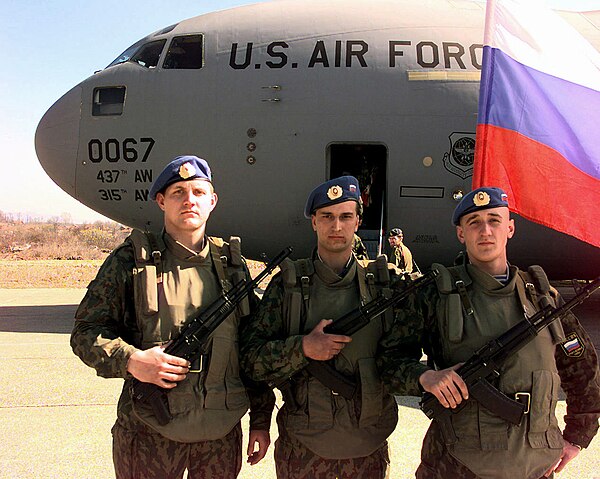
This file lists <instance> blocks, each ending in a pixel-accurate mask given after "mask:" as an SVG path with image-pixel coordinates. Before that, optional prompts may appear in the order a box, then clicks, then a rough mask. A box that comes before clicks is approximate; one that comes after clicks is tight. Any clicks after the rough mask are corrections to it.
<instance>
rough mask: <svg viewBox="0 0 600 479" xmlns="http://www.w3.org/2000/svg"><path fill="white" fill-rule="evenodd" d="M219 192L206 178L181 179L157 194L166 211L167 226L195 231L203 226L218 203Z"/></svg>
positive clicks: (160, 204)
mask: <svg viewBox="0 0 600 479" xmlns="http://www.w3.org/2000/svg"><path fill="white" fill-rule="evenodd" d="M217 199H218V198H217V194H216V193H215V192H214V191H213V187H212V185H211V184H210V183H209V182H208V181H204V180H191V181H179V182H177V183H173V184H172V185H169V186H168V187H167V189H166V190H165V192H164V194H163V193H158V194H157V195H156V202H157V203H158V206H159V207H160V209H161V210H163V211H164V213H165V228H166V230H167V231H168V232H169V233H170V234H171V233H173V232H176V231H194V230H197V229H198V228H201V227H203V226H204V225H205V224H206V221H207V220H208V217H209V216H210V213H211V211H212V210H213V209H214V208H215V206H216V204H217Z"/></svg>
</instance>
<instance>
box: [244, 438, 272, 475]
mask: <svg viewBox="0 0 600 479" xmlns="http://www.w3.org/2000/svg"><path fill="white" fill-rule="evenodd" d="M270 444H271V436H270V435H269V431H260V430H257V429H250V434H249V435H248V451H247V454H248V459H247V460H246V461H247V462H248V464H250V465H251V466H253V465H254V464H257V463H258V462H260V460H261V459H262V458H263V457H265V455H266V454H267V450H268V449H269V445H270ZM255 446H258V449H257V450H255Z"/></svg>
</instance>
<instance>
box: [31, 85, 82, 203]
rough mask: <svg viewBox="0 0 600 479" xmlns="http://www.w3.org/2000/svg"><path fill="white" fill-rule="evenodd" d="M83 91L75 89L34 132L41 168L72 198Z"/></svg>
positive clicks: (51, 109)
mask: <svg viewBox="0 0 600 479" xmlns="http://www.w3.org/2000/svg"><path fill="white" fill-rule="evenodd" d="M81 91H82V89H81V87H80V86H76V87H75V88H73V89H71V90H70V91H68V92H67V93H65V94H64V95H63V96H62V98H60V99H59V100H58V101H57V102H56V103H55V104H54V105H52V106H51V107H50V109H49V110H48V111H47V112H46V114H45V115H44V116H43V117H42V119H41V120H40V123H39V125H38V127H37V130H36V132H35V151H36V153H37V157H38V160H39V162H40V164H41V165H42V167H43V168H44V170H45V171H46V173H47V174H48V176H49V177H50V178H52V180H53V181H54V182H55V183H56V184H57V185H58V186H60V187H61V188H62V189H63V190H65V191H66V192H67V193H69V194H70V195H71V196H75V169H76V162H77V148H78V145H79V120H80V118H81Z"/></svg>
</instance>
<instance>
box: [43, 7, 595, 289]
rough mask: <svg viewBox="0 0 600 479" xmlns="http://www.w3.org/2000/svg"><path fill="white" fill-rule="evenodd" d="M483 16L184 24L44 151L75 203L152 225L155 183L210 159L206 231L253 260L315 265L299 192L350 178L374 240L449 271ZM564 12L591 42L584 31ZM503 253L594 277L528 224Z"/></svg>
mask: <svg viewBox="0 0 600 479" xmlns="http://www.w3.org/2000/svg"><path fill="white" fill-rule="evenodd" d="M484 7H485V5H484V4H481V3H476V2H465V1H462V2H450V1H446V0H437V1H420V0H418V1H417V0H415V1H404V2H402V1H373V2H362V1H354V0H352V1H313V0H302V1H299V0H280V1H274V2H267V3H260V4H256V5H250V6H246V7H238V8H235V9H231V10H224V11H220V12H215V13H210V14H206V15H201V16H198V17H195V18H192V19H189V20H184V21H181V22H179V23H178V24H176V25H174V26H172V27H169V28H165V29H164V30H162V31H159V32H156V33H154V34H151V35H149V36H148V37H146V38H144V39H142V40H140V41H139V42H137V43H136V44H135V45H133V46H132V48H130V49H128V50H127V51H126V52H124V56H122V57H120V58H117V60H116V61H115V62H113V64H111V66H109V67H107V68H105V69H104V70H102V71H100V72H98V73H96V74H94V75H93V76H91V77H89V78H88V79H86V80H84V81H83V82H81V83H80V84H79V85H77V86H75V87H74V88H73V89H72V90H70V91H69V92H67V93H66V94H65V95H64V96H63V97H62V98H61V99H60V100H59V101H58V102H57V103H56V104H55V105H54V106H52V107H51V108H50V110H49V111H48V112H47V113H46V115H45V116H44V117H43V118H42V120H41V122H40V125H39V126H38V130H37V133H36V149H37V154H38V157H39V159H40V162H41V163H42V165H43V167H44V168H45V170H46V171H47V173H48V174H49V175H50V177H51V178H52V179H53V180H54V181H55V182H56V183H57V184H58V185H59V186H61V187H62V188H63V189H64V190H65V191H67V192H68V193H69V194H70V195H72V196H73V197H75V198H76V199H78V200H79V201H81V202H82V203H84V204H86V205H88V206H90V207H91V208H93V209H94V210H96V211H98V212H100V213H102V214H103V215H105V216H108V217H110V218H113V219H114V220H116V221H119V222H121V223H123V224H127V225H131V226H135V227H138V228H149V229H160V228H161V226H162V221H163V220H162V213H161V211H160V210H159V209H158V208H157V206H156V205H155V204H154V202H153V201H151V200H150V199H149V197H148V190H149V188H150V185H151V183H152V181H153V180H154V179H155V178H156V176H157V175H158V173H159V172H160V171H161V170H162V168H163V167H164V165H165V164H166V163H168V162H169V161H170V160H171V159H173V158H174V157H175V156H178V155H182V154H195V155H198V156H200V157H203V158H205V159H206V160H207V161H208V162H209V164H210V165H211V168H212V170H213V175H214V185H215V189H216V191H217V193H218V195H219V203H218V205H217V207H216V209H215V210H214V212H213V213H212V215H211V218H210V220H209V223H208V225H209V226H208V233H209V234H215V235H220V236H224V237H227V236H229V235H240V236H241V237H242V240H243V249H244V251H245V253H246V254H247V255H248V256H250V257H258V254H260V253H261V252H266V253H267V254H269V255H272V254H274V253H275V252H277V251H279V250H280V249H281V248H282V247H283V246H286V245H292V246H294V247H295V249H296V253H295V254H296V256H303V255H305V254H308V253H309V252H310V249H311V248H312V247H313V246H314V244H315V239H314V233H313V232H312V228H311V227H310V222H309V221H308V220H306V219H305V218H304V217H303V207H304V202H305V201H306V197H307V195H308V193H309V192H310V191H311V189H312V188H313V187H314V186H315V185H317V184H318V183H320V182H322V181H324V180H326V179H329V178H332V177H336V176H340V175H342V174H352V175H354V176H356V177H357V178H358V179H359V181H360V183H361V189H362V190H363V196H364V198H363V199H364V200H365V218H364V221H363V225H362V226H361V232H362V234H363V235H364V237H365V238H367V240H371V241H372V242H373V244H375V243H376V242H381V239H382V238H381V235H382V233H381V232H382V231H384V232H385V231H387V230H389V229H390V228H392V227H401V228H402V229H403V230H404V233H405V243H406V244H407V246H408V247H409V248H410V249H411V250H412V251H413V254H414V256H415V259H416V261H417V263H418V264H419V265H420V266H421V267H422V269H425V268H427V267H428V266H429V264H430V263H431V262H433V261H437V262H442V263H450V262H451V261H452V259H453V257H454V256H455V254H456V252H457V251H458V250H459V249H460V245H459V243H458V242H457V240H456V236H455V232H454V226H453V225H452V224H451V221H450V218H451V215H452V211H453V209H454V207H455V206H456V201H457V199H459V198H460V195H461V194H463V193H465V192H467V191H469V190H470V189H471V174H472V166H473V153H474V142H475V127H476V123H477V100H478V93H479V79H480V71H481V63H482V52H483V46H482V42H483V22H484ZM588 15H592V14H588ZM566 16H567V17H568V19H569V21H571V22H572V23H573V24H574V25H576V26H577V27H578V29H579V30H580V31H581V30H584V32H583V33H584V35H586V36H587V37H588V38H589V39H590V40H591V41H592V42H593V43H594V44H595V45H596V46H598V45H599V44H600V40H599V39H600V35H599V33H598V30H597V28H596V27H595V26H594V25H593V24H591V23H590V21H589V19H587V18H585V17H583V15H580V14H570V15H566ZM590 18H596V19H597V18H598V17H597V16H590ZM383 239H385V238H383ZM539 243H543V245H544V248H543V250H542V249H541V248H539V247H538V246H536V245H537V244H539ZM510 248H511V249H510V250H509V259H511V261H513V262H516V263H517V264H523V265H527V264H531V263H539V264H542V265H543V266H544V267H546V269H548V270H549V272H550V273H551V274H552V275H553V276H554V277H557V278H563V277H580V278H581V277H592V276H595V275H597V272H598V270H599V269H600V268H599V267H600V258H599V255H598V250H597V249H596V248H594V247H591V246H589V245H587V244H584V243H582V242H579V241H577V240H575V239H572V238H570V237H567V236H566V235H562V234H560V233H556V232H554V231H552V230H549V229H546V228H543V227H541V226H538V225H533V224H531V223H529V222H526V221H525V220H520V219H519V221H518V222H517V232H516V234H515V239H513V240H512V241H511V243H510ZM375 249H377V248H376V247H375ZM373 254H375V251H374V252H373Z"/></svg>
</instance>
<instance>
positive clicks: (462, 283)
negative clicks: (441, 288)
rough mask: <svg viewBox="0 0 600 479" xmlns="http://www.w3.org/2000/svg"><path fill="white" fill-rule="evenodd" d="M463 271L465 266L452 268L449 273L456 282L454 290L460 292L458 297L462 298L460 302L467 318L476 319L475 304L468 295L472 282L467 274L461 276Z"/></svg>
mask: <svg viewBox="0 0 600 479" xmlns="http://www.w3.org/2000/svg"><path fill="white" fill-rule="evenodd" d="M462 270H464V266H463V267H461V266H458V267H455V268H450V269H449V270H448V271H449V272H450V274H451V275H452V279H453V280H454V288H455V289H456V291H458V295H459V296H460V301H461V303H462V307H463V311H464V313H465V315H466V317H467V318H470V319H473V318H474V317H475V310H474V309H473V304H472V303H471V299H470V298H469V295H468V294H467V286H468V285H470V284H471V282H472V281H471V278H470V277H469V276H468V275H467V274H461V272H462ZM465 273H466V271H465Z"/></svg>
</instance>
